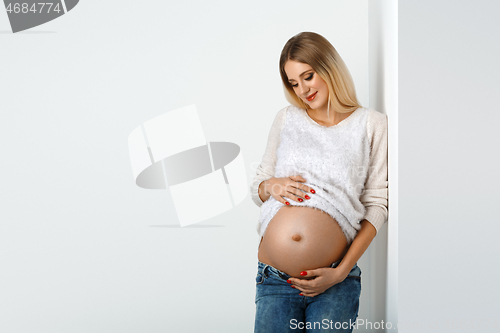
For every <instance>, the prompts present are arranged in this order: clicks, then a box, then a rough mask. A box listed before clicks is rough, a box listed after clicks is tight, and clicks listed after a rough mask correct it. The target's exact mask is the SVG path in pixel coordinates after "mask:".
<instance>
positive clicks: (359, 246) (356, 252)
mask: <svg viewBox="0 0 500 333" xmlns="http://www.w3.org/2000/svg"><path fill="white" fill-rule="evenodd" d="M376 234H377V230H376V229H375V227H374V226H373V225H372V224H371V223H370V222H368V220H363V221H361V229H360V230H359V231H358V234H357V235H356V237H355V238H354V240H353V241H352V243H351V246H350V247H349V250H347V253H346V254H345V256H344V258H343V259H342V261H341V262H340V264H339V265H338V266H337V267H338V268H340V269H341V270H343V271H344V272H346V274H349V272H350V271H351V269H352V267H353V266H354V264H355V263H357V262H358V260H359V258H361V256H362V255H363V253H365V251H366V249H367V248H368V246H369V245H370V243H371V242H372V240H373V238H374V237H375V235H376Z"/></svg>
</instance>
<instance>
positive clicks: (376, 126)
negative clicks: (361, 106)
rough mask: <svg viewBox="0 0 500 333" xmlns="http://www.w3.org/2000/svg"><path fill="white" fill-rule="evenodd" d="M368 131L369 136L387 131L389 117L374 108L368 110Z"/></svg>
mask: <svg viewBox="0 0 500 333" xmlns="http://www.w3.org/2000/svg"><path fill="white" fill-rule="evenodd" d="M367 112H368V119H367V126H366V127H367V131H368V134H373V133H374V132H380V131H382V132H383V131H385V130H387V115H386V114H385V113H382V112H380V111H377V110H375V109H372V108H367Z"/></svg>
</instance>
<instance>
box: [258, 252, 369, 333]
mask: <svg viewBox="0 0 500 333" xmlns="http://www.w3.org/2000/svg"><path fill="white" fill-rule="evenodd" d="M339 263H340V261H338V262H335V263H333V264H332V265H331V267H336V266H337V265H338V264H339ZM289 277H290V276H289V275H288V274H286V273H284V272H281V271H280V270H278V269H276V268H275V267H273V266H270V265H267V264H264V263H262V262H260V261H259V262H258V271H257V277H256V279H255V282H256V289H257V290H256V295H255V304H256V313H255V330H254V332H255V333H266V332H270V333H271V332H272V333H284V332H302V333H304V332H352V329H353V325H354V324H355V322H356V318H357V317H358V310H359V296H360V295H361V269H360V268H359V267H358V265H357V263H356V264H354V266H353V268H352V269H351V271H350V272H349V275H348V276H347V277H346V278H345V279H344V281H342V282H340V283H337V284H335V285H333V286H332V287H330V288H328V289H327V290H325V291H324V292H323V293H321V294H319V295H316V296H314V297H308V296H300V295H299V294H300V290H298V289H295V288H292V287H291V285H290V284H289V283H288V282H286V280H287V279H288V278H289Z"/></svg>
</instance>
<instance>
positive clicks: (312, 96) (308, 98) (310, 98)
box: [306, 91, 318, 102]
mask: <svg viewBox="0 0 500 333" xmlns="http://www.w3.org/2000/svg"><path fill="white" fill-rule="evenodd" d="M317 93H318V92H317V91H316V92H315V93H314V94H312V95H309V96H307V98H306V99H307V100H308V101H309V102H310V101H312V100H313V99H314V96H316V94H317Z"/></svg>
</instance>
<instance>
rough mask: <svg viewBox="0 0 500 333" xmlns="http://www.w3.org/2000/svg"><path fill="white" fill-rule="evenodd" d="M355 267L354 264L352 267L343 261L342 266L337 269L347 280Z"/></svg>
mask: <svg viewBox="0 0 500 333" xmlns="http://www.w3.org/2000/svg"><path fill="white" fill-rule="evenodd" d="M353 266H354V264H352V265H350V264H349V263H348V262H346V261H341V262H340V264H339V265H338V266H337V267H336V269H338V270H339V271H340V273H341V275H342V277H343V278H344V279H345V278H346V277H347V275H349V272H350V271H351V269H352V267H353Z"/></svg>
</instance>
